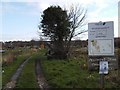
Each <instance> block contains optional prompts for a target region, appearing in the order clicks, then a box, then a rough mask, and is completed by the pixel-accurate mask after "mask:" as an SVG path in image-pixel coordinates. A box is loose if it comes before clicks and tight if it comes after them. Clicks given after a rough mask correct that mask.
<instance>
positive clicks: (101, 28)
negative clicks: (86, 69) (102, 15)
mask: <svg viewBox="0 0 120 90" xmlns="http://www.w3.org/2000/svg"><path fill="white" fill-rule="evenodd" d="M88 54H89V55H90V56H113V55H114V27H113V21H109V22H98V23H89V24H88Z"/></svg>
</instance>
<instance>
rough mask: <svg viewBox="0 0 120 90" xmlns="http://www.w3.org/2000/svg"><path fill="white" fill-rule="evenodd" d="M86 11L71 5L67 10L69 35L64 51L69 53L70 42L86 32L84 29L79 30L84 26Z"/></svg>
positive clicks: (78, 6)
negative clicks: (69, 24) (69, 22)
mask: <svg viewBox="0 0 120 90" xmlns="http://www.w3.org/2000/svg"><path fill="white" fill-rule="evenodd" d="M86 14H87V10H85V9H83V8H82V7H81V6H80V5H76V6H74V5H72V6H71V7H70V9H69V10H68V19H69V21H71V27H70V35H69V37H68V38H66V42H65V43H66V51H68V52H69V50H70V47H71V40H72V38H73V37H76V36H78V35H80V34H83V33H85V32H87V30H85V29H81V28H82V27H83V26H84V25H86V22H85V20H86Z"/></svg>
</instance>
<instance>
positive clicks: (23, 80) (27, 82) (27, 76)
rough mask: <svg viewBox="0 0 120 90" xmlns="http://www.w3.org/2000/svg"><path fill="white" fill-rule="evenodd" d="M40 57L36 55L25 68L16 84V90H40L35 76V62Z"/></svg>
mask: <svg viewBox="0 0 120 90" xmlns="http://www.w3.org/2000/svg"><path fill="white" fill-rule="evenodd" d="M38 57H39V55H38V54H37V55H34V56H33V57H32V58H31V59H30V60H29V61H28V63H27V64H26V65H25V67H24V68H23V71H22V73H21V76H20V77H19V80H18V82H17V84H16V88H38V84H37V79H36V75H35V60H36V58H38Z"/></svg>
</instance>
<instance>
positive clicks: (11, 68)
mask: <svg viewBox="0 0 120 90" xmlns="http://www.w3.org/2000/svg"><path fill="white" fill-rule="evenodd" d="M27 57H28V56H26V55H25V56H23V55H22V56H17V57H16V60H14V62H12V63H11V64H9V65H5V66H4V67H2V69H3V71H4V73H2V86H5V84H7V83H8V82H9V81H10V78H11V77H12V75H13V74H14V73H15V71H16V70H17V68H18V67H19V65H20V64H22V63H23V61H24V60H26V58H27Z"/></svg>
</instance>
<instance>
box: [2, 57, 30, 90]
mask: <svg viewBox="0 0 120 90" xmlns="http://www.w3.org/2000/svg"><path fill="white" fill-rule="evenodd" d="M30 58H31V57H29V58H28V59H27V60H25V61H24V62H23V63H22V64H21V65H20V66H19V68H18V69H17V70H16V72H15V74H14V75H13V76H12V78H11V81H10V82H8V83H7V84H6V86H5V87H4V90H7V89H8V88H15V86H16V82H17V80H18V78H19V76H20V74H21V72H22V70H23V67H24V66H25V64H26V63H27V62H28V60H29V59H30Z"/></svg>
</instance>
